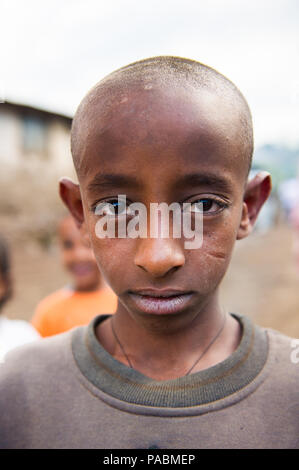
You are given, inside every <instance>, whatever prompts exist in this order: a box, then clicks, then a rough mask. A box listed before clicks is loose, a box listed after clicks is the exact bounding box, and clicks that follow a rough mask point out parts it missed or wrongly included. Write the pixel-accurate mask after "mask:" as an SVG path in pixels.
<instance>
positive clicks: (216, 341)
mask: <svg viewBox="0 0 299 470" xmlns="http://www.w3.org/2000/svg"><path fill="white" fill-rule="evenodd" d="M138 320H139V319H138ZM138 320H137V319H135V318H133V316H132V315H131V314H130V313H129V312H128V311H127V310H126V309H125V308H124V307H123V306H122V305H120V306H119V308H118V310H117V313H116V314H115V315H114V316H113V317H111V318H109V319H108V320H107V321H105V322H103V323H102V324H100V325H99V327H98V328H97V331H96V335H97V338H98V340H99V341H100V343H101V344H102V346H103V347H104V348H105V349H106V350H107V351H108V352H109V353H110V354H111V355H112V356H113V357H114V358H115V359H117V360H118V361H120V362H122V363H123V364H125V365H127V366H129V367H133V368H134V369H136V370H138V371H139V372H141V373H143V374H144V375H147V376H149V377H151V378H153V379H154V380H170V379H175V378H178V377H182V376H184V375H186V374H187V373H188V371H189V370H190V369H191V368H192V370H191V372H192V373H193V372H198V371H199V370H202V369H206V368H208V367H211V366H213V365H215V364H217V363H218V362H221V361H223V360H224V359H226V358H227V357H228V356H229V355H230V354H232V352H233V351H234V350H235V349H236V348H237V346H238V344H239V341H240V337H241V332H240V327H239V324H238V322H237V321H236V320H235V319H234V318H233V317H232V316H230V315H227V314H226V313H225V312H224V311H223V310H222V309H221V307H220V305H219V302H218V295H216V296H214V297H213V298H212V299H210V300H209V301H208V302H207V303H206V304H205V306H204V307H202V310H201V311H200V312H198V313H197V314H194V313H193V314H190V315H189V317H188V318H187V314H184V315H181V316H179V315H178V316H176V317H175V318H174V317H173V318H169V317H165V316H163V317H158V318H154V319H152V318H148V317H147V318H146V319H145V320H146V321H144V319H141V320H139V321H138ZM224 320H226V321H225V324H224ZM112 322H113V325H112V324H111V323H112ZM112 326H113V327H112ZM113 330H114V332H115V334H116V335H115V334H114V332H113ZM200 356H202V358H200ZM199 358H200V360H199V361H198V359H199ZM197 361H198V362H197ZM193 366H194V367H193Z"/></svg>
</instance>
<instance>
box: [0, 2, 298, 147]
mask: <svg viewBox="0 0 299 470" xmlns="http://www.w3.org/2000/svg"><path fill="white" fill-rule="evenodd" d="M0 15H1V23H0V35H1V37H0V41H1V42H0V67H1V73H0V97H1V95H2V96H4V98H6V99H7V100H12V101H17V102H20V103H24V104H30V105H35V106H38V107H42V108H45V109H50V110H52V111H57V112H61V113H65V114H69V115H72V114H73V113H74V111H75V109H76V107H77V105H78V104H79V102H80V100H81V98H82V97H83V96H84V94H85V93H86V92H87V91H88V89H89V88H90V87H91V86H93V85H94V84H95V83H96V82H97V81H98V80H99V79H101V78H102V77H103V76H105V75H106V74H108V73H109V72H112V71H113V70H114V69H116V68H119V67H121V66H122V65H126V64H128V63H130V62H133V61H135V60H138V59H142V58H146V57H150V56H154V55H165V54H170V55H178V56H183V57H188V58H191V59H196V60H199V61H201V62H203V63H206V64H207V65H210V66H212V67H214V68H216V69H217V70H219V71H220V72H221V73H223V74H224V75H226V76H228V78H230V79H231V80H232V81H233V82H234V83H235V84H236V85H237V86H238V87H239V88H240V89H241V91H242V92H243V94H244V95H245V97H246V98H247V100H248V102H249V105H250V107H251V110H252V114H253V118H254V124H255V138H256V144H257V145H259V144H263V143H266V142H271V143H283V144H287V145H290V146H293V145H299V111H298V109H299V1H298V0H205V1H202V0H139V1H137V0H51V1H50V0H47V1H46V0H43V1H41V0H39V1H38V0H0Z"/></svg>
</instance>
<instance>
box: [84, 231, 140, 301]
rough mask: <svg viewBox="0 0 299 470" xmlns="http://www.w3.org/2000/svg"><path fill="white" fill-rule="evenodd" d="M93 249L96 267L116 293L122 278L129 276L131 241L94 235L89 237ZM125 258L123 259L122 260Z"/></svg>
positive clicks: (118, 290)
mask: <svg viewBox="0 0 299 470" xmlns="http://www.w3.org/2000/svg"><path fill="white" fill-rule="evenodd" d="M91 243H92V247H93V251H94V254H95V257H96V261H97V264H98V267H99V269H100V271H101V273H102V275H103V276H104V278H105V280H106V281H107V283H108V284H109V285H110V286H111V288H112V289H113V290H114V292H115V293H116V294H119V293H120V292H121V291H122V285H123V282H124V280H126V279H127V278H128V276H129V272H130V266H131V265H132V266H133V263H130V259H133V258H132V257H133V254H132V253H131V243H129V240H127V239H117V238H114V239H108V238H107V239H99V238H97V237H96V236H94V237H92V238H91ZM124 260H125V261H124Z"/></svg>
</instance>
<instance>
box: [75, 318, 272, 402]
mask: <svg viewBox="0 0 299 470" xmlns="http://www.w3.org/2000/svg"><path fill="white" fill-rule="evenodd" d="M108 316H109V315H100V316H97V317H95V318H94V319H93V320H92V322H91V323H90V324H89V325H88V326H87V327H81V328H77V329H75V330H74V331H73V335H72V350H73V355H74V358H75V361H76V363H77V365H78V367H79V369H80V370H81V372H82V374H83V375H84V376H85V377H86V378H87V380H89V381H90V382H91V383H92V384H93V385H94V386H96V387H97V388H98V389H100V390H101V391H102V392H104V393H106V394H108V395H110V396H112V397H114V398H117V399H118V400H122V401H124V402H127V403H134V404H138V405H144V406H151V407H171V408H183V407H189V406H196V405H203V404H208V403H211V402H215V401H216V400H220V399H222V398H225V397H228V396H229V395H231V394H233V393H235V392H237V391H239V390H241V389H243V388H244V387H246V386H247V385H249V384H250V383H251V382H252V381H253V380H254V379H255V378H256V376H257V375H258V374H259V372H260V371H261V370H262V368H263V366H264V364H265V362H266V359H267V354H268V340H267V335H266V332H265V331H264V330H263V329H261V328H260V327H258V326H256V325H253V323H252V322H251V320H250V319H249V318H248V317H245V316H241V315H236V314H233V316H234V317H235V318H236V319H237V320H238V321H239V322H240V324H241V326H242V338H241V341H240V344H239V346H238V348H237V349H236V350H235V351H234V352H233V354H231V355H230V356H229V357H228V358H227V359H225V360H224V361H222V362H220V363H218V364H216V365H215V366H213V367H210V368H208V369H205V370H202V371H199V372H196V373H194V374H190V375H188V376H186V377H180V378H178V379H174V380H167V381H155V380H153V379H151V378H149V377H147V376H145V375H143V374H142V373H140V372H138V371H137V370H135V369H131V368H130V367H127V366H125V365H124V364H122V363H121V362H119V361H117V360H116V359H114V358H113V357H112V356H111V355H110V354H109V353H108V352H107V351H106V350H105V349H104V348H103V347H102V346H101V344H100V343H99V341H98V339H97V338H96V335H95V327H96V326H97V325H98V324H99V323H100V322H101V321H103V320H105V319H106V318H108Z"/></svg>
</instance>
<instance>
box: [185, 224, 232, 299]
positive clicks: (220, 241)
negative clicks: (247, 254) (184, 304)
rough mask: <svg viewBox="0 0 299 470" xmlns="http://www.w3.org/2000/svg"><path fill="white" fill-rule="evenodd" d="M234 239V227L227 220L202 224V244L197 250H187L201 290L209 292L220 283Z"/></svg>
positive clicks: (228, 260)
mask: <svg viewBox="0 0 299 470" xmlns="http://www.w3.org/2000/svg"><path fill="white" fill-rule="evenodd" d="M235 240H236V228H235V224H233V223H232V221H230V220H228V219H227V221H225V222H224V223H221V226H217V225H216V224H211V223H207V224H206V225H205V224H204V232H203V244H202V247H201V248H200V249H198V250H194V252H193V253H192V251H193V250H189V252H188V261H189V262H190V263H191V264H192V265H193V271H194V273H196V275H197V278H198V281H199V283H200V285H201V289H200V290H201V291H202V292H209V291H211V290H213V289H215V287H217V285H218V284H219V283H220V281H221V279H222V278H223V276H224V274H225V272H226V270H227V268H228V265H229V262H230V259H231V255H232V251H233V247H234V243H235Z"/></svg>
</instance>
